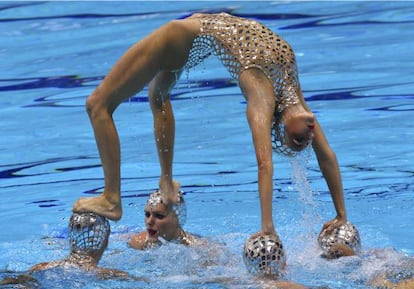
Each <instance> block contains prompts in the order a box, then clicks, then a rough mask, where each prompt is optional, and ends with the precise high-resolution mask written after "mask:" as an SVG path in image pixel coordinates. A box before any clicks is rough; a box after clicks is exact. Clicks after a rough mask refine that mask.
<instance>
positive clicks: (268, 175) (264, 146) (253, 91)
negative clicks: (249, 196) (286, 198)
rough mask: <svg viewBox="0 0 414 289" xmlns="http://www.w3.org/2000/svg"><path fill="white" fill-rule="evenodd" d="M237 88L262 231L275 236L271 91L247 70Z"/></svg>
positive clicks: (260, 76) (263, 79) (255, 72)
mask: <svg viewBox="0 0 414 289" xmlns="http://www.w3.org/2000/svg"><path fill="white" fill-rule="evenodd" d="M240 87H241V89H242V91H243V94H244V96H245V97H246V99H247V112H246V113H247V120H248V122H249V126H250V130H251V132H252V137H253V144H254V149H255V152H256V160H257V166H258V184H259V197H260V207H261V218H262V232H263V233H265V234H275V233H276V231H275V228H274V224H273V217H272V196H273V159H272V140H271V133H270V132H271V126H272V121H273V112H274V108H275V101H274V96H273V95H274V93H273V88H272V86H271V84H270V82H269V81H268V80H267V78H266V76H265V75H264V74H263V73H262V72H261V71H259V70H257V69H248V70H246V71H244V72H243V73H242V74H241V75H240Z"/></svg>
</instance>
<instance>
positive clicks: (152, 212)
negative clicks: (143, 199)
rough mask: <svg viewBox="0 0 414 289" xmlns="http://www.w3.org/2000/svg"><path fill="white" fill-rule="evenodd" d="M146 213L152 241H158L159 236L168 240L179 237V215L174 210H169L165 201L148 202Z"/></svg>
mask: <svg viewBox="0 0 414 289" xmlns="http://www.w3.org/2000/svg"><path fill="white" fill-rule="evenodd" d="M144 213H145V218H144V220H145V225H146V227H147V233H148V239H149V240H150V241H151V242H157V241H158V237H162V238H164V239H165V240H167V241H171V240H173V239H176V238H177V237H178V234H179V232H180V230H179V229H180V227H179V225H178V219H177V216H176V215H175V213H174V211H172V210H167V208H166V207H165V205H164V204H163V203H158V204H155V205H149V204H147V205H146V206H145V209H144Z"/></svg>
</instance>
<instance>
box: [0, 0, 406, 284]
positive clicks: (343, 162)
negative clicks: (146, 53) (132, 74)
mask: <svg viewBox="0 0 414 289" xmlns="http://www.w3.org/2000/svg"><path fill="white" fill-rule="evenodd" d="M218 11H226V12H230V13H233V14H235V15H239V16H244V17H251V18H254V19H257V20H259V21H261V22H262V23H264V24H265V25H267V26H269V27H270V28H271V29H272V30H273V31H275V32H276V33H278V34H280V35H281V36H282V37H283V38H285V39H286V40H287V41H288V42H290V43H291V45H292V47H293V48H294V50H295V52H296V55H297V62H298V67H299V71H300V79H301V86H302V88H303V90H304V95H305V98H306V100H307V101H308V104H309V106H310V107H311V108H312V110H313V111H314V112H315V114H316V116H317V117H318V120H319V122H320V123H321V125H322V127H323V128H324V131H325V133H326V135H327V137H328V140H329V142H330V144H331V146H332V148H333V149H334V150H335V152H336V154H337V157H338V160H339V163H340V169H341V172H342V178H343V183H344V194H345V200H346V207H347V213H348V218H349V220H350V221H351V222H353V223H354V224H355V225H356V226H357V227H358V229H359V231H360V234H361V239H362V249H363V252H364V253H363V255H362V256H360V257H352V258H345V259H340V260H337V261H331V262H328V261H326V260H323V259H321V258H320V257H319V253H320V252H319V250H318V248H317V244H316V237H317V234H318V232H319V230H320V228H321V226H322V224H323V223H324V222H326V221H327V220H330V219H331V218H333V217H334V215H335V211H334V208H333V204H332V202H331V199H330V195H329V192H328V191H327V188H326V184H325V182H324V180H323V178H322V176H321V174H320V172H319V168H318V166H317V163H316V159H315V156H314V154H313V153H312V152H310V151H308V152H305V153H304V154H303V156H301V157H300V158H299V160H298V161H297V162H292V163H291V162H289V161H286V160H285V159H282V158H280V157H278V156H274V162H275V176H274V183H275V185H274V188H275V189H274V220H275V224H276V229H277V231H278V233H279V235H280V236H281V239H282V241H283V243H284V244H285V247H286V250H287V254H288V260H287V261H288V269H287V273H286V274H287V275H286V278H287V279H289V280H293V281H296V282H299V283H303V284H307V285H313V286H327V287H329V288H341V289H342V288H369V287H368V286H367V285H366V283H367V281H368V280H369V279H370V278H372V277H373V276H374V275H375V274H376V273H377V272H379V271H381V270H382V269H383V268H388V267H390V266H394V265H395V266H397V265H398V264H399V263H400V262H401V260H403V259H404V258H405V257H406V256H410V257H412V256H413V255H414V242H413V239H414V209H413V208H414V194H413V192H414V164H413V161H414V152H413V145H414V124H413V121H412V116H413V111H414V80H413V78H412V71H413V49H414V16H413V15H414V2H408V1H407V2H405V1H398V2H393V1H387V2H385V1H382V2H368V1H367V2H365V1H348V2H336V1H335V2H312V1H306V2H299V1H291V2H281V1H279V2H277V1H276V2H248V1H242V2H228V1H226V2H224V1H223V2H221V1H213V2H203V1H202V2H198V3H195V2H190V1H188V2H187V1H182V2H165V3H164V2H151V1H148V2H62V1H55V2H37V1H35V2H16V1H9V2H0V26H1V29H0V40H1V43H2V45H1V48H0V59H1V68H2V69H0V112H1V114H0V115H1V122H0V130H1V136H2V137H1V138H0V154H1V163H0V177H1V180H0V188H1V198H2V202H1V205H0V206H1V210H0V218H1V220H2V221H1V234H0V271H1V272H0V278H1V277H4V276H7V275H9V274H10V273H9V271H13V272H17V273H19V272H24V271H25V270H27V269H28V268H29V267H30V266H31V265H33V264H36V263H38V262H43V261H51V260H56V259H60V258H63V257H65V256H66V255H67V253H68V244H67V240H66V237H67V229H66V227H67V223H68V220H69V217H70V215H71V207H72V204H73V202H74V201H75V200H76V199H78V198H79V197H81V196H89V195H94V194H99V193H100V192H101V191H102V186H103V174H102V169H101V166H100V159H99V156H98V152H97V149H96V145H95V140H94V137H93V132H92V129H91V126H90V124H89V120H88V117H87V114H86V112H85V109H84V103H85V100H86V98H87V96H88V95H89V94H90V93H91V92H92V91H93V89H94V88H95V87H96V86H97V85H98V84H99V83H100V81H101V80H102V78H103V77H104V75H105V74H106V73H107V72H108V70H109V69H110V68H111V67H112V65H113V64H114V62H115V61H116V60H117V59H118V58H119V57H120V56H121V55H122V53H123V52H124V51H125V50H126V49H127V48H128V47H129V46H131V45H132V44H133V43H134V42H136V41H138V40H139V39H141V38H143V37H144V36H145V35H147V34H148V33H149V32H151V31H152V30H154V29H156V28H157V27H159V26H160V25H162V24H163V23H165V22H167V21H168V20H171V19H177V18H182V17H185V16H188V15H190V14H192V13H193V12H218ZM172 98H173V106H174V111H175V117H176V128H177V132H176V145H175V149H176V150H175V164H174V172H175V178H176V179H177V180H179V181H180V182H181V184H182V188H183V190H184V191H185V193H186V194H185V199H186V202H187V210H188V217H187V223H186V225H185V227H184V228H185V229H186V230H187V231H189V232H192V233H195V234H199V235H202V236H206V237H208V238H209V239H211V242H212V244H211V247H209V248H186V247H183V246H179V245H176V244H168V245H166V246H163V247H161V248H159V249H155V250H151V251H143V252H140V251H135V250H132V249H130V248H128V247H127V245H126V242H127V239H128V237H127V236H128V234H131V233H134V232H138V231H140V230H142V229H143V228H144V222H143V208H144V205H145V202H146V198H147V195H148V193H149V192H151V191H153V190H155V189H156V187H157V184H158V175H159V166H158V159H157V155H156V150H155V143H154V139H153V134H152V116H151V113H150V110H149V105H148V102H147V90H146V89H144V90H143V91H142V92H140V93H139V94H137V95H135V96H134V97H133V98H131V99H130V100H129V101H127V102H125V103H123V104H122V105H121V106H120V107H119V109H118V110H117V111H116V113H115V115H114V118H115V120H116V124H117V127H118V132H119V135H120V139H121V145H122V147H121V149H122V197H123V206H124V215H123V218H122V219H121V220H120V221H118V222H111V226H112V234H111V239H110V245H109V248H108V250H107V252H106V253H105V255H104V257H103V258H102V260H101V263H100V265H101V266H102V267H110V268H117V269H121V270H125V271H128V272H129V273H130V274H131V275H133V276H135V277H136V280H126V281H125V280H124V281H122V280H98V279H96V278H94V277H92V276H87V275H85V274H82V273H79V272H62V271H61V270H60V271H59V270H51V271H50V272H42V273H38V274H37V275H36V276H35V277H36V278H38V279H39V280H40V281H41V283H42V286H43V287H44V288H262V287H263V286H265V285H269V284H270V283H268V281H263V280H257V279H255V278H254V277H253V276H251V275H249V274H248V273H247V271H246V269H245V266H244V264H243V262H242V257H241V251H242V246H243V243H244V241H245V240H246V238H247V237H248V236H249V235H250V234H252V233H254V232H257V231H258V230H259V229H260V211H259V201H258V193H257V183H256V178H257V176H256V160H255V156H254V151H253V146H252V142H251V136H250V132H249V128H248V124H247V121H246V118H245V108H246V103H245V102H244V99H243V97H242V96H241V93H240V90H239V88H238V87H237V83H236V82H235V81H234V80H232V79H231V78H230V75H229V74H228V72H227V71H226V70H225V69H224V68H223V67H222V65H221V64H220V63H219V61H218V60H217V59H215V58H211V59H209V60H208V61H206V62H205V63H203V64H202V65H201V66H199V67H198V68H197V69H195V70H192V71H191V72H190V73H189V74H188V75H183V76H182V78H181V80H180V82H179V83H178V85H177V87H176V89H175V90H174V91H173V95H172ZM304 167H306V169H304ZM206 261H207V262H206ZM17 273H15V274H17Z"/></svg>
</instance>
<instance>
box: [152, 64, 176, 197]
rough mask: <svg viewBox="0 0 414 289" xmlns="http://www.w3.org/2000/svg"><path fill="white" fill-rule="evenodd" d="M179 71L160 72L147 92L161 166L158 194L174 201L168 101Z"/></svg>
mask: <svg viewBox="0 0 414 289" xmlns="http://www.w3.org/2000/svg"><path fill="white" fill-rule="evenodd" d="M180 74H181V71H177V72H171V71H161V72H160V73H158V75H157V76H156V77H155V78H154V79H153V80H152V82H151V85H150V90H149V98H150V104H151V110H152V113H153V117H154V136H155V142H156V144H157V152H158V158H159V161H160V166H161V175H160V181H159V187H160V192H161V193H163V194H165V196H166V197H167V199H168V200H170V201H174V199H175V196H176V193H177V192H178V189H179V184H178V182H175V181H173V176H172V166H173V157H174V138H175V120H174V114H173V110H172V106H171V101H170V91H171V89H172V88H173V86H174V85H175V83H176V82H177V80H178V79H179V77H180Z"/></svg>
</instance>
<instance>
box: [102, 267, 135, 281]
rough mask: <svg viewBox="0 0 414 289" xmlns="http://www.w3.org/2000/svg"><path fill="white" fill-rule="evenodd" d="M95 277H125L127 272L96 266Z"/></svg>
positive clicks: (127, 275)
mask: <svg viewBox="0 0 414 289" xmlns="http://www.w3.org/2000/svg"><path fill="white" fill-rule="evenodd" d="M96 277H97V278H100V279H127V278H128V277H129V274H128V272H125V271H121V270H117V269H108V268H96Z"/></svg>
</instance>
